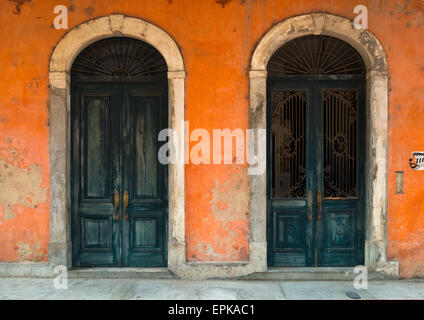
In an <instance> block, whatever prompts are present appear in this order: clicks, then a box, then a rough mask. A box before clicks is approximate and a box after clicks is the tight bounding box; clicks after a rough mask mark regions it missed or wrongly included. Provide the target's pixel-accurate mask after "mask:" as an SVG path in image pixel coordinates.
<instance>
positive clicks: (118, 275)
mask: <svg viewBox="0 0 424 320" xmlns="http://www.w3.org/2000/svg"><path fill="white" fill-rule="evenodd" d="M68 276H69V278H70V279H81V278H85V279H87V278H88V279H178V278H177V277H176V276H175V275H174V274H173V273H172V272H171V271H169V269H167V268H78V269H72V270H69V271H68Z"/></svg>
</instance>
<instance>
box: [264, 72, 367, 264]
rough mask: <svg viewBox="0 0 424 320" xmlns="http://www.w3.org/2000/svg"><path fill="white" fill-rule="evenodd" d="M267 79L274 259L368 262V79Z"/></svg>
mask: <svg viewBox="0 0 424 320" xmlns="http://www.w3.org/2000/svg"><path fill="white" fill-rule="evenodd" d="M356 79H357V80H355V77H343V76H341V77H337V76H333V77H328V76H327V77H326V76H322V77H321V76H311V77H307V76H303V77H291V78H290V77H287V79H285V80H282V79H274V80H272V79H270V80H269V81H268V98H267V99H268V108H267V110H268V114H267V123H268V126H267V128H268V130H267V131H268V134H267V137H268V138H267V140H268V142H267V143H268V150H269V152H268V160H267V161H268V165H267V168H268V169H267V180H268V187H267V198H268V214H267V221H268V223H267V234H268V265H270V266H316V267H318V266H355V265H358V264H363V262H364V215H365V214H364V195H365V194H364V176H363V172H364V163H365V158H364V155H365V140H364V138H365V135H364V131H365V127H364V124H365V120H364V90H363V83H364V82H363V80H362V78H358V77H357V78H356Z"/></svg>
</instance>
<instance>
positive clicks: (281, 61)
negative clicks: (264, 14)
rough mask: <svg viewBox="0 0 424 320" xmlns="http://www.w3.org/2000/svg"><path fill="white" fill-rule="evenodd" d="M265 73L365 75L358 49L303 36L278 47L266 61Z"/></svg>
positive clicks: (323, 38) (273, 74)
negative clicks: (266, 70) (266, 71)
mask: <svg viewBox="0 0 424 320" xmlns="http://www.w3.org/2000/svg"><path fill="white" fill-rule="evenodd" d="M267 69H268V75H269V76H284V75H325V74H332V75H336V74H365V66H364V63H363V61H362V58H361V56H360V55H359V54H358V52H357V51H356V50H355V49H354V48H353V47H352V46H350V45H349V44H347V43H346V42H344V41H342V40H339V39H337V38H333V37H329V36H323V35H319V36H315V35H310V36H305V37H300V38H297V39H294V40H292V41H290V42H288V43H286V44H285V45H283V46H282V47H281V48H279V49H278V50H277V51H276V52H275V53H274V55H273V56H272V57H271V59H270V61H269V63H268V68H267Z"/></svg>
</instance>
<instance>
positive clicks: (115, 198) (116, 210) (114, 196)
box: [113, 190, 119, 221]
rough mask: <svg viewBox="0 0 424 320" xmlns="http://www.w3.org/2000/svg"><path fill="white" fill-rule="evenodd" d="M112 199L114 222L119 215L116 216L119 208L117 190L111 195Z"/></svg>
mask: <svg viewBox="0 0 424 320" xmlns="http://www.w3.org/2000/svg"><path fill="white" fill-rule="evenodd" d="M113 199H114V205H115V208H114V210H115V221H118V220H119V214H118V208H119V191H118V190H116V191H115V192H114V193H113Z"/></svg>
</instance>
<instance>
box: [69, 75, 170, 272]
mask: <svg viewBox="0 0 424 320" xmlns="http://www.w3.org/2000/svg"><path fill="white" fill-rule="evenodd" d="M71 107H72V127H71V128H72V136H71V148H72V162H71V175H72V195H71V196H72V223H71V228H72V249H73V250H72V253H73V266H75V267H95V266H96V267H102V266H103V267H106V266H115V267H119V266H128V267H161V266H166V262H167V250H166V244H167V217H168V214H167V211H168V193H167V167H166V166H163V165H161V164H160V163H159V162H158V157H157V154H158V149H159V147H160V146H159V142H158V139H157V137H158V133H159V131H160V130H161V129H162V128H166V127H167V121H168V115H167V83H166V80H165V81H156V82H140V83H124V82H116V83H111V82H109V83H74V84H73V88H72V106H71Z"/></svg>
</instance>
